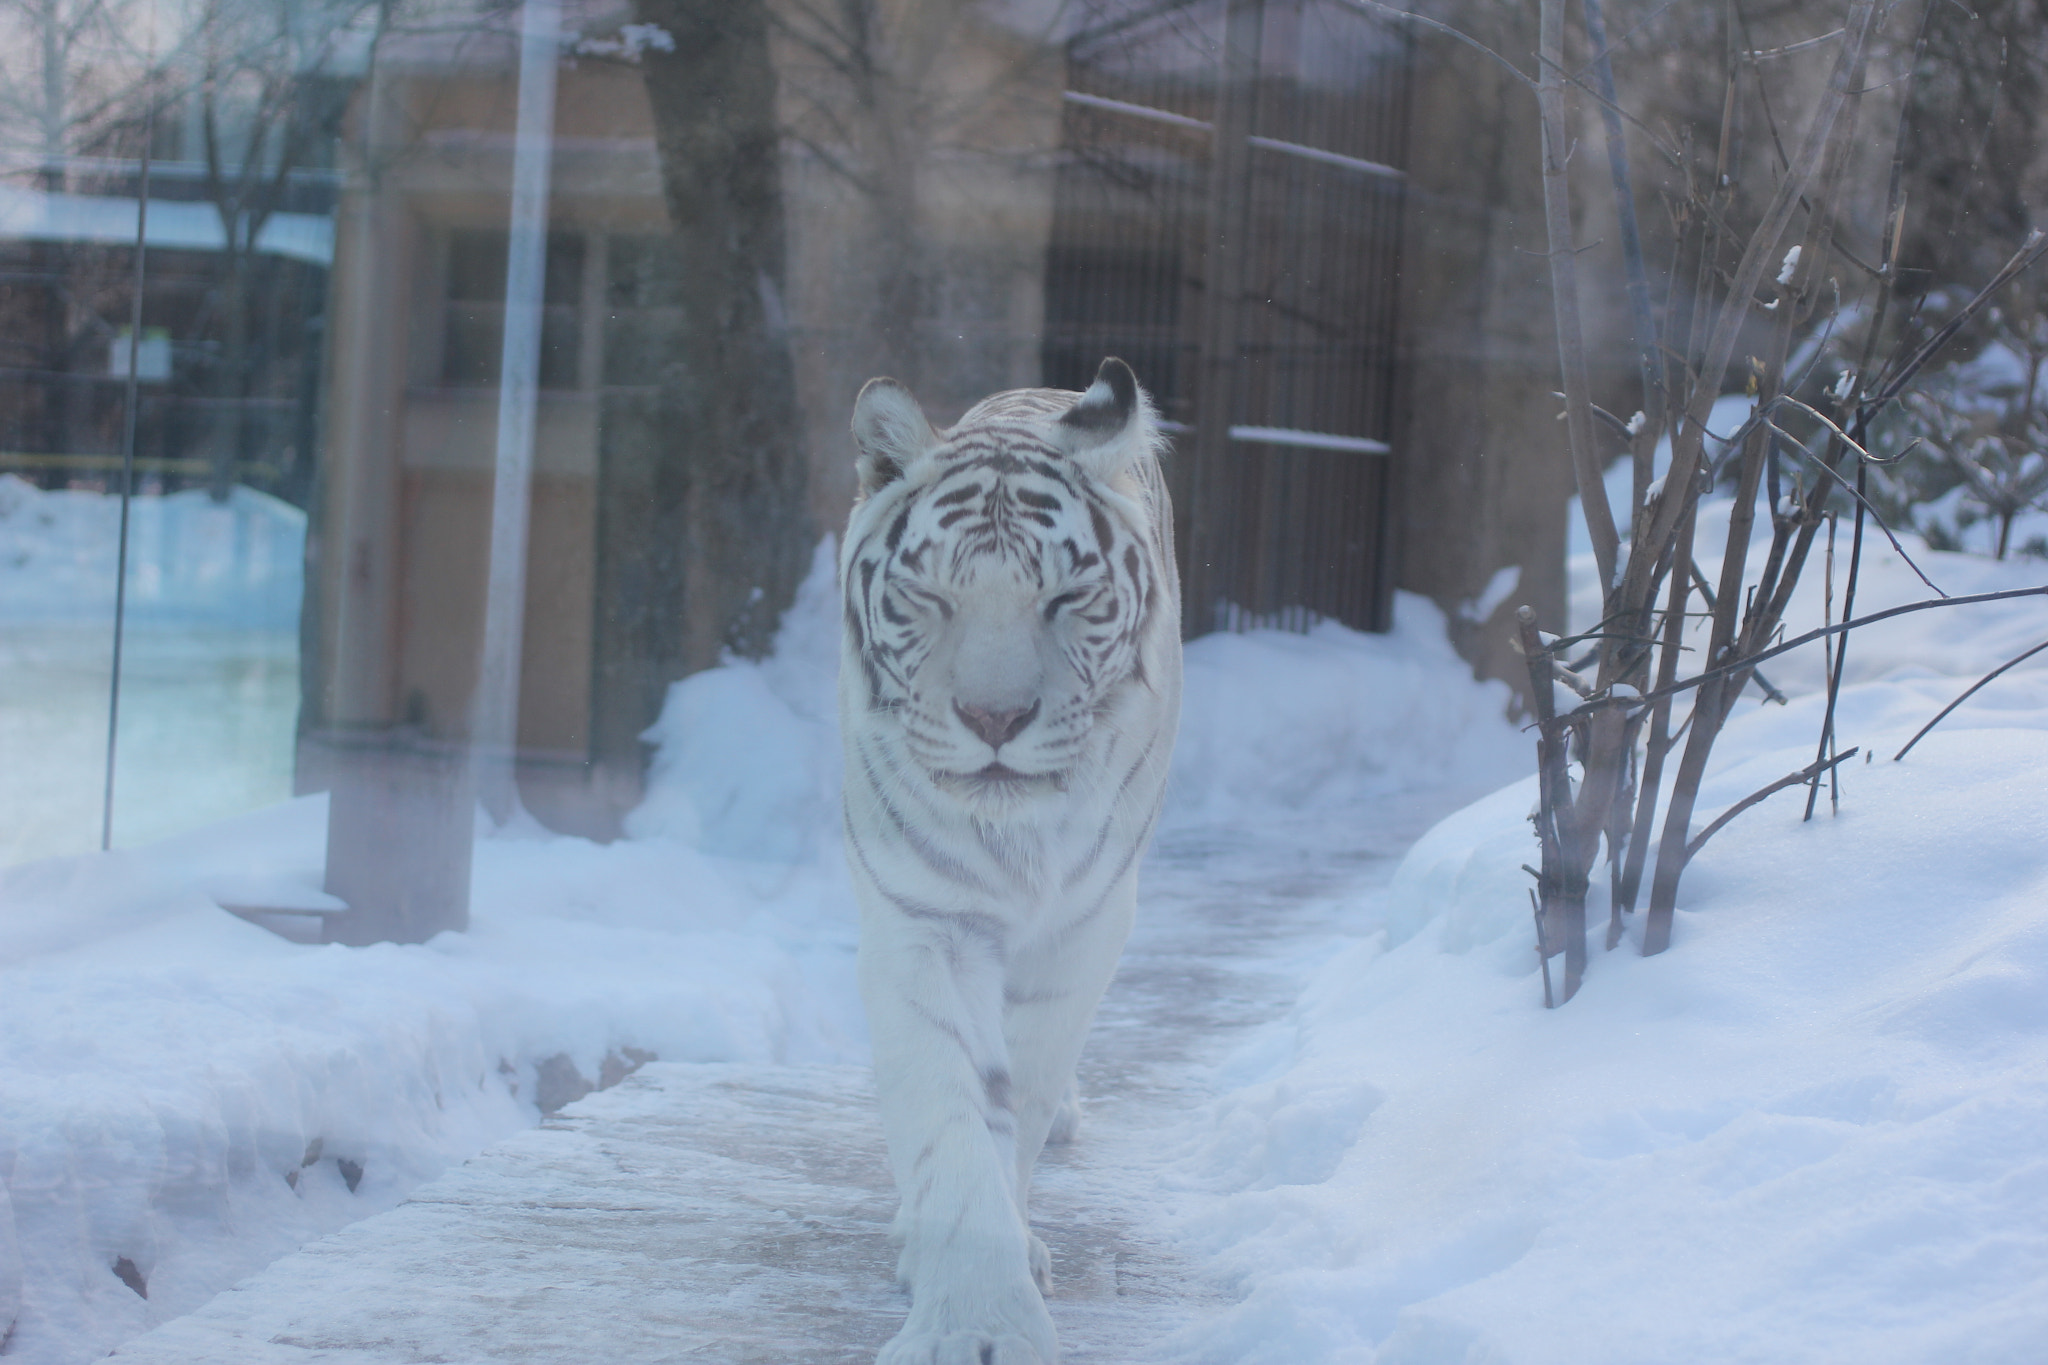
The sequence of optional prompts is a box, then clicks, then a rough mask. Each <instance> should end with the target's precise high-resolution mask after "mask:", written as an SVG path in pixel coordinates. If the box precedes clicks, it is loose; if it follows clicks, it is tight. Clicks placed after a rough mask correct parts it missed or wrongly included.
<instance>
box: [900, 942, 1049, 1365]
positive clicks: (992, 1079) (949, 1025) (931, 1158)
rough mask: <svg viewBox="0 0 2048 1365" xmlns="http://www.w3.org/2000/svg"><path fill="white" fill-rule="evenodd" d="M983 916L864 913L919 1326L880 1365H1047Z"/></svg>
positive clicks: (997, 973) (1045, 1316) (908, 1325)
mask: <svg viewBox="0 0 2048 1365" xmlns="http://www.w3.org/2000/svg"><path fill="white" fill-rule="evenodd" d="M976 923H977V920H976V918H975V917H969V916H961V917H958V918H957V919H950V918H949V919H941V920H927V921H920V920H913V919H910V918H909V917H907V916H904V915H902V914H901V913H899V912H897V911H895V910H894V908H893V907H891V908H887V909H883V910H881V911H880V912H878V913H871V914H868V915H865V916H864V917H863V925H862V932H861V947H860V983H861V995H862V999H863V1001H864V1002H865V1004H866V1006H867V1013H868V1025H869V1031H870V1033H871V1034H872V1036H873V1045H874V1057H875V1088H876V1091H877V1093H878V1097H879V1099H880V1102H881V1103H880V1107H881V1113H882V1127H883V1131H884V1133H885V1135H886V1136H887V1139H888V1145H889V1164H890V1166H891V1168H892V1169H893V1171H894V1173H895V1177H896V1190H897V1194H898V1196H899V1197H900V1199H901V1201H902V1203H901V1206H900V1208H899V1209H898V1211H897V1215H896V1227H895V1235H896V1237H897V1238H899V1239H900V1240H901V1242H902V1246H903V1250H902V1254H901V1257H900V1259H899V1260H898V1262H897V1276H898V1278H899V1279H901V1280H902V1281H903V1283H904V1285H905V1287H906V1288H908V1289H909V1291H910V1316H909V1318H908V1319H907V1320H906V1321H905V1323H904V1325H903V1329H902V1330H901V1331H900V1332H898V1333H897V1335H896V1336H895V1338H894V1339H893V1340H891V1341H890V1342H889V1344H888V1345H886V1346H884V1347H883V1348H882V1352H881V1355H880V1356H879V1357H878V1365H953V1362H955V1361H959V1362H963V1363H965V1365H982V1363H983V1362H986V1365H1051V1363H1052V1362H1053V1361H1056V1360H1057V1359H1058V1357H1059V1348H1058V1343H1057V1337H1056V1335H1055V1333H1054V1331H1053V1325H1052V1316H1051V1315H1050V1314H1049V1313H1048V1312H1047V1311H1046V1307H1045V1300H1044V1299H1043V1297H1041V1295H1040V1293H1039V1290H1038V1286H1037V1284H1036V1283H1034V1281H1033V1277H1032V1267H1031V1256H1030V1249H1029V1244H1028V1241H1027V1233H1026V1230H1025V1228H1024V1225H1023V1222H1022V1220H1021V1218H1020V1217H1019V1214H1018V1209H1019V1202H1018V1191H1017V1186H1016V1169H1017V1167H1016V1162H1017V1129H1016V1116H1015V1113H1014V1111H1013V1108H1012V1099H1011V1082H1010V1058H1009V1048H1008V1046H1007V1044H1006V1042H1005V1040H1004V1032H1003V977H1004V972H1003V965H1002V952H1001V946H1000V941H999V940H998V939H996V938H994V937H992V936H990V935H989V934H987V933H985V932H980V931H979V930H978V929H977V928H976V927H974V926H975V925H976Z"/></svg>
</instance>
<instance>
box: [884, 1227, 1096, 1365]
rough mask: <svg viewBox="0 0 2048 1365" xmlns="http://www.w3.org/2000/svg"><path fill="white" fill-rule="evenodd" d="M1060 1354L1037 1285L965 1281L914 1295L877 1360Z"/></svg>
mask: <svg viewBox="0 0 2048 1365" xmlns="http://www.w3.org/2000/svg"><path fill="white" fill-rule="evenodd" d="M1033 1240H1034V1241H1035V1240H1036V1239H1035V1238H1034V1239H1033ZM1059 1358H1060V1348H1059V1337H1058V1335H1057V1334H1056V1333H1055V1332H1054V1331H1053V1326H1052V1314H1050V1313H1048V1312H1046V1311H1045V1300H1044V1299H1042V1298H1040V1297H1039V1295H1038V1291H1037V1290H1036V1289H1034V1288H1032V1287H1031V1286H1030V1285H1029V1284H1022V1285H1018V1286H1016V1287H1015V1288H1014V1289H1012V1290H1009V1291H1007V1292H1005V1291H1002V1290H992V1288H991V1287H990V1286H986V1285H967V1284H963V1285H960V1286H958V1287H955V1288H953V1289H952V1290H951V1292H944V1291H940V1290H937V1289H936V1288H935V1287H934V1288H931V1289H927V1290H926V1291H925V1292H924V1293H921V1294H917V1295H915V1296H913V1298H912V1300H911V1305H910V1318H909V1320H908V1321H907V1322H905V1323H904V1324H903V1330H902V1331H900V1332H898V1333H897V1334H896V1336H895V1338H894V1339H893V1340H891V1341H890V1342H889V1344H888V1345H887V1346H884V1347H883V1348H882V1353H881V1354H880V1355H879V1356H877V1357H876V1358H875V1365H1056V1362H1058V1360H1059Z"/></svg>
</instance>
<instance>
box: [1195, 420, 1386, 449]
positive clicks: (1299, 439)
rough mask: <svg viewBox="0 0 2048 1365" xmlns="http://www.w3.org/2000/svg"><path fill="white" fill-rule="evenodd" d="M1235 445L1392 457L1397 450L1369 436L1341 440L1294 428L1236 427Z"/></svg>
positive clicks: (1327, 434)
mask: <svg viewBox="0 0 2048 1365" xmlns="http://www.w3.org/2000/svg"><path fill="white" fill-rule="evenodd" d="M1230 439H1231V440H1233V441H1257V442H1259V443H1261V444H1264V445H1271V446H1299V447H1300V448H1302V449H1304V450H1342V451H1348V452H1350V453H1352V454H1355V455H1391V454H1393V453H1394V448H1393V447H1392V446H1390V445H1388V444H1387V443H1386V442H1385V441H1375V440H1372V439H1370V438H1369V437H1365V436H1337V435H1333V434H1332V433H1330V432H1327V431H1296V430H1295V429H1294V428H1292V427H1250V426H1233V427H1232V428H1231V429H1230Z"/></svg>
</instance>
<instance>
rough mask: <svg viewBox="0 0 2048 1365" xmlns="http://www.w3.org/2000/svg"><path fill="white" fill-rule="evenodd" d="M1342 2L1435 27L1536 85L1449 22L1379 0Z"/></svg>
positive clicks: (1485, 46)
mask: <svg viewBox="0 0 2048 1365" xmlns="http://www.w3.org/2000/svg"><path fill="white" fill-rule="evenodd" d="M1343 3H1345V4H1347V5H1350V6H1352V7H1353V8H1354V9H1362V10H1368V11H1371V12H1372V13H1375V14H1383V15H1386V16H1387V17H1388V18H1391V19H1405V20H1407V21H1408V22H1409V23H1412V24H1420V25H1422V26H1423V27H1424V28H1429V29H1435V30H1436V31H1437V32H1438V33H1441V34H1443V35H1444V36H1445V37H1447V38H1455V39H1457V40H1458V41H1459V42H1461V43H1463V44H1464V45H1465V46H1467V47H1469V48H1472V49H1474V50H1475V51H1477V52H1480V53H1483V54H1484V55H1485V56H1486V57H1488V58H1489V59H1490V60H1492V61H1493V62H1494V63H1496V64H1497V65H1498V66H1500V68H1501V69H1502V70H1504V71H1506V72H1507V73H1508V74H1509V75H1510V76H1513V77H1514V78H1515V79H1516V80H1518V81H1520V82H1521V83H1522V84H1523V85H1526V86H1528V87H1529V88H1530V89H1532V90H1533V89H1535V87H1536V82H1535V81H1533V80H1531V79H1530V78H1529V77H1527V76H1525V75H1523V74H1522V70H1521V68H1520V67H1518V66H1516V65H1515V64H1514V63H1513V62H1511V61H1509V60H1508V59H1507V58H1505V57H1503V56H1501V55H1500V54H1499V53H1498V52H1495V51H1494V50H1493V49H1492V48H1490V47H1488V46H1487V45H1486V44H1485V43H1482V42H1480V41H1479V40H1478V39H1477V38H1474V37H1472V36H1471V35H1470V34H1468V33H1460V32H1459V31H1458V30H1457V29H1455V28H1452V27H1451V26H1450V25H1449V24H1446V23H1442V22H1440V21H1438V20H1435V19H1431V18H1428V17H1427V16H1425V15H1420V14H1416V13H1413V12H1412V11H1409V10H1405V9H1396V8H1394V7H1393V6H1392V5H1383V4H1381V3H1380V0H1343Z"/></svg>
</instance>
